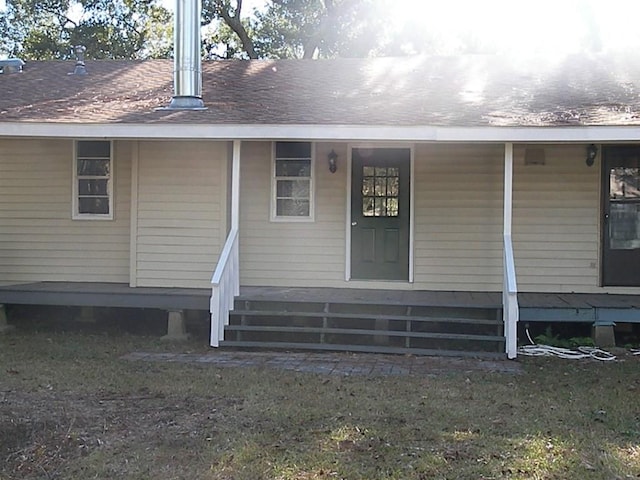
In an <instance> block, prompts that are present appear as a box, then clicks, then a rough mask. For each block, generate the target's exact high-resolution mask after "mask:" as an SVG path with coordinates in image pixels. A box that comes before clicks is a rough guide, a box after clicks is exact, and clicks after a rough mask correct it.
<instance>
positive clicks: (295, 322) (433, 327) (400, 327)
mask: <svg viewBox="0 0 640 480" xmlns="http://www.w3.org/2000/svg"><path fill="white" fill-rule="evenodd" d="M230 325H231V327H233V326H249V327H268V326H276V327H293V328H299V327H309V328H344V329H361V330H380V331H389V332H433V333H452V334H456V333H467V334H474V335H502V324H501V323H497V322H496V323H492V324H486V325H485V324H474V323H464V322H448V321H446V320H442V321H436V320H432V321H429V322H421V321H409V320H404V319H402V320H388V319H372V318H366V317H362V318H340V317H331V318H327V317H321V316H317V317H315V316H314V317H309V316H296V315H295V314H291V315H287V316H282V315H260V316H251V315H242V314H234V313H232V315H231V319H230Z"/></svg>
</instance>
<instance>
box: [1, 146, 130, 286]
mask: <svg viewBox="0 0 640 480" xmlns="http://www.w3.org/2000/svg"><path fill="white" fill-rule="evenodd" d="M130 151H131V148H130V143H127V142H114V168H115V172H114V181H115V185H114V195H115V211H114V219H113V220H72V219H71V215H72V211H71V210H72V207H71V204H72V203H71V202H72V181H73V180H72V172H73V141H72V140H46V139H42V140H30V139H29V140H27V139H21V140H2V141H0V282H2V283H4V284H8V283H17V282H37V281H74V282H79V281H86V282H128V280H129V223H130V221H129V212H130V209H129V202H130V192H131V162H130Z"/></svg>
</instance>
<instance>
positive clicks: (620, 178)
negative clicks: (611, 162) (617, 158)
mask: <svg viewBox="0 0 640 480" xmlns="http://www.w3.org/2000/svg"><path fill="white" fill-rule="evenodd" d="M609 179H610V182H609V183H610V187H609V198H610V199H611V200H617V199H631V198H640V168H628V167H615V168H612V169H611V171H610V175H609Z"/></svg>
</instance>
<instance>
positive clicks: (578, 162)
mask: <svg viewBox="0 0 640 480" xmlns="http://www.w3.org/2000/svg"><path fill="white" fill-rule="evenodd" d="M585 152H586V149H585V146H584V145H565V146H562V145H550V146H546V147H545V156H546V161H545V164H544V165H525V164H524V158H523V157H524V155H523V148H522V147H521V148H519V149H516V155H515V160H514V164H515V165H514V187H513V189H514V194H513V208H514V210H513V241H514V255H515V261H516V268H517V272H518V287H519V289H520V290H521V291H560V292H571V291H576V292H595V291H601V289H600V288H599V287H598V282H599V279H598V258H599V236H600V230H599V229H600V227H599V211H600V206H599V201H600V200H599V199H600V177H599V169H598V166H597V165H598V164H596V166H593V167H588V166H586V164H585V155H586V153H585Z"/></svg>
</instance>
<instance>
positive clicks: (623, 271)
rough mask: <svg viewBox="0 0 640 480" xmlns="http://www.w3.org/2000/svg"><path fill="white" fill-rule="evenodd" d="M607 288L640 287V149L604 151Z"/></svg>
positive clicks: (625, 148) (613, 148)
mask: <svg viewBox="0 0 640 480" xmlns="http://www.w3.org/2000/svg"><path fill="white" fill-rule="evenodd" d="M603 159H604V164H603V182H602V183H603V212H604V221H603V234H602V237H603V242H602V245H603V252H602V283H603V285H605V286H640V147H637V146H610V147H605V148H604V150H603Z"/></svg>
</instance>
